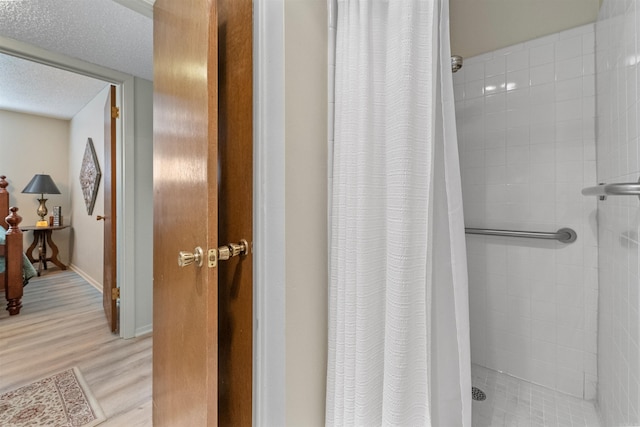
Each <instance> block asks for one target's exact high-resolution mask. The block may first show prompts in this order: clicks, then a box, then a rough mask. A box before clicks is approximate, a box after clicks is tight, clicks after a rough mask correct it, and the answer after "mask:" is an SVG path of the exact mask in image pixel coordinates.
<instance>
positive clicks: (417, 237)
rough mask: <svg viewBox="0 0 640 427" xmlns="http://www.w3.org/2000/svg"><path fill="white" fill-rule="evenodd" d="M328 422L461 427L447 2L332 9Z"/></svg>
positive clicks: (467, 418) (462, 363)
mask: <svg viewBox="0 0 640 427" xmlns="http://www.w3.org/2000/svg"><path fill="white" fill-rule="evenodd" d="M337 7H338V9H337V25H336V27H337V35H336V50H335V64H336V69H335V128H334V138H333V139H334V143H333V147H332V148H333V157H332V159H331V162H330V164H332V168H333V169H332V174H331V175H332V179H331V181H332V185H331V186H330V193H331V194H330V206H331V212H330V221H329V222H330V287H329V354H328V368H327V409H326V423H327V425H331V426H333V425H336V426H342V425H344V426H376V425H398V426H419V425H420V426H430V425H433V426H437V427H470V426H471V373H470V372H471V366H470V356H469V320H468V317H469V316H468V291H467V272H466V252H465V240H464V223H463V215H462V194H461V186H460V172H459V165H458V151H457V142H456V130H455V117H454V107H453V85H452V77H451V68H450V59H449V58H450V48H449V28H448V19H449V18H448V14H449V12H448V3H447V0H337Z"/></svg>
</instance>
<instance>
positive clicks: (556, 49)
mask: <svg viewBox="0 0 640 427" xmlns="http://www.w3.org/2000/svg"><path fill="white" fill-rule="evenodd" d="M594 37H595V35H594V25H592V24H591V25H586V26H582V27H578V28H575V29H572V30H569V31H564V32H561V33H557V34H553V35H550V36H546V37H544V38H540V39H536V40H532V41H529V42H527V43H523V44H519V45H515V46H511V47H508V48H505V49H501V50H499V51H494V52H491V53H488V54H484V55H481V56H478V57H474V58H467V59H465V62H464V66H463V68H462V69H461V70H460V71H458V72H457V73H456V74H454V90H455V95H456V114H457V121H458V139H459V140H458V142H459V145H460V153H461V167H462V174H463V176H462V183H463V198H464V209H465V223H466V226H467V227H477V228H498V229H512V230H527V231H529V230H531V231H547V232H549V231H556V230H558V229H559V228H562V227H571V228H573V229H574V230H575V231H576V232H577V234H578V239H577V241H576V242H574V243H571V244H564V243H559V242H556V241H551V240H535V239H521V238H497V237H485V236H472V235H468V236H467V252H468V264H469V288H470V289H469V292H470V310H471V313H470V316H471V357H472V361H473V362H474V363H477V364H479V365H482V366H486V367H488V368H491V369H495V370H498V371H502V372H506V373H509V374H511V375H514V376H516V377H519V378H523V379H525V380H528V381H531V382H534V383H537V384H541V385H544V386H548V387H551V388H553V389H555V390H559V391H563V392H566V393H569V394H571V395H574V396H577V397H581V398H587V399H593V398H595V395H596V385H597V364H596V353H597V348H596V342H597V305H598V280H597V279H598V271H597V258H598V250H597V227H596V218H595V217H596V200H595V198H594V197H591V198H587V197H584V196H582V194H581V190H582V188H583V187H585V186H590V185H594V184H595V183H596V164H595V160H596V153H595V125H594V123H595V118H594V116H595V76H594V68H595V65H594V64H595V62H594V46H595V43H594ZM453 53H454V54H455V52H453Z"/></svg>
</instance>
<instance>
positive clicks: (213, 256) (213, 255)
mask: <svg viewBox="0 0 640 427" xmlns="http://www.w3.org/2000/svg"><path fill="white" fill-rule="evenodd" d="M207 255H208V257H207V260H208V264H209V268H216V267H217V266H218V250H217V249H209V250H208V251H207Z"/></svg>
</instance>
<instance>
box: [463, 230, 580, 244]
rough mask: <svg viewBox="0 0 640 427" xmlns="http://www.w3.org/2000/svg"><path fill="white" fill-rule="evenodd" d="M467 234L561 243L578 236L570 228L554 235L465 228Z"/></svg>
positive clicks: (570, 240) (573, 239)
mask: <svg viewBox="0 0 640 427" xmlns="http://www.w3.org/2000/svg"><path fill="white" fill-rule="evenodd" d="M464 231H465V233H467V234H482V235H486V236H501V237H526V238H531V239H549V240H557V241H559V242H562V243H571V242H575V241H576V239H577V238H578V235H577V234H576V232H575V231H573V230H572V229H571V228H566V227H565V228H561V229H559V230H558V231H556V232H555V233H544V232H540V231H515V230H495V229H487V228H465V229H464Z"/></svg>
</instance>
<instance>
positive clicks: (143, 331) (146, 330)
mask: <svg viewBox="0 0 640 427" xmlns="http://www.w3.org/2000/svg"><path fill="white" fill-rule="evenodd" d="M151 332H153V325H152V324H148V325H144V326H140V327H139V328H136V331H135V336H136V338H138V337H141V336H143V335H147V334H150V333H151Z"/></svg>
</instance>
